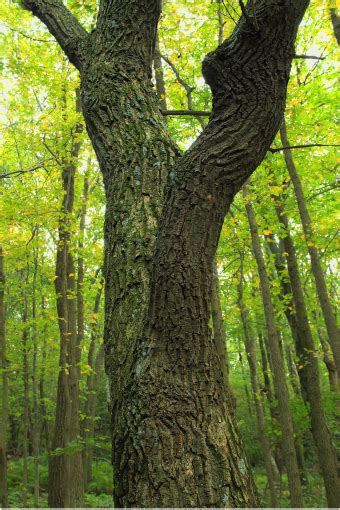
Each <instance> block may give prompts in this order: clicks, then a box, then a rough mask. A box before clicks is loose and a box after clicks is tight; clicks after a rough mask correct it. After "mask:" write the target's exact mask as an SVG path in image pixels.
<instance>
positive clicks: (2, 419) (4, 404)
mask: <svg viewBox="0 0 340 510" xmlns="http://www.w3.org/2000/svg"><path fill="white" fill-rule="evenodd" d="M4 258H5V257H4V252H3V248H2V246H0V370H1V374H0V375H1V398H0V506H1V507H2V508H6V507H7V506H8V488H7V425H8V375H7V367H8V364H7V356H6V309H5V270H4Z"/></svg>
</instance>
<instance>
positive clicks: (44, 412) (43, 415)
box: [39, 295, 51, 453]
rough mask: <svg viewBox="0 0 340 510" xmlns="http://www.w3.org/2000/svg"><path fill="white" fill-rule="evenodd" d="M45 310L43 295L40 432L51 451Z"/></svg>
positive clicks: (48, 450) (48, 449) (47, 448)
mask: <svg viewBox="0 0 340 510" xmlns="http://www.w3.org/2000/svg"><path fill="white" fill-rule="evenodd" d="M45 310H46V304H45V296H44V295H43V296H42V298H41V315H42V317H43V318H44V320H45V325H44V328H43V343H42V353H41V370H40V380H39V397H40V408H41V412H40V415H41V419H42V426H41V430H40V433H42V432H44V434H45V444H46V450H47V452H48V453H50V451H51V439H50V423H49V421H48V419H47V409H46V402H45V398H46V395H45V366H46V359H47V352H46V351H47V323H46V317H45Z"/></svg>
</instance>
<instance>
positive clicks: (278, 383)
mask: <svg viewBox="0 0 340 510" xmlns="http://www.w3.org/2000/svg"><path fill="white" fill-rule="evenodd" d="M244 196H245V199H246V211H247V216H248V221H249V226H250V233H251V238H252V245H253V251H254V256H255V259H256V263H257V268H258V273H259V277H260V285H261V292H262V300H263V307H264V312H265V318H266V325H267V331H268V340H269V346H270V354H271V359H272V363H273V374H274V386H275V393H276V395H277V399H278V408H279V415H280V425H281V432H282V440H283V443H284V448H283V454H284V460H285V465H286V469H287V475H288V483H289V491H290V500H291V505H292V507H295V508H298V507H300V508H301V507H303V498H302V488H301V483H300V477H299V468H298V463H297V458H296V451H295V444H294V429H293V421H292V417H291V412H290V408H289V403H288V402H289V395H288V388H287V384H286V376H285V372H284V367H283V357H282V354H281V351H280V345H279V335H278V331H277V328H276V324H275V313H274V307H273V304H272V300H271V296H270V284H269V279H268V275H267V271H266V266H265V261H264V256H263V253H262V248H261V243H260V237H259V234H258V227H257V223H256V217H255V212H254V209H253V207H252V205H251V203H250V202H249V199H248V195H247V191H246V188H244Z"/></svg>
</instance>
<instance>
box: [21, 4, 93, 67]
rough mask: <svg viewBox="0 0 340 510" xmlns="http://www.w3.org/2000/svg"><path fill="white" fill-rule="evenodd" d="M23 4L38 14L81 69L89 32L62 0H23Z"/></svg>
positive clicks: (71, 59) (68, 55)
mask: <svg viewBox="0 0 340 510" xmlns="http://www.w3.org/2000/svg"><path fill="white" fill-rule="evenodd" d="M22 5H23V7H24V8H25V9H28V10H29V11H31V12H32V14H34V15H35V16H37V17H38V18H39V19H40V20H41V21H42V22H43V23H44V24H45V25H46V27H47V28H48V30H49V31H50V33H51V34H52V35H53V36H54V37H55V38H56V40H57V42H58V43H59V45H60V46H61V48H62V49H63V50H64V52H65V54H66V56H67V57H68V59H69V60H70V62H71V63H72V64H73V65H74V66H75V67H76V68H77V69H79V70H81V68H82V64H83V61H84V58H85V50H84V43H85V41H86V39H87V36H88V33H87V32H86V30H85V29H84V28H83V27H82V25H81V24H80V23H79V21H78V20H77V19H76V17H75V16H74V15H73V14H72V13H71V12H70V11H69V10H68V9H67V7H65V5H64V4H63V2H62V1H61V0H22Z"/></svg>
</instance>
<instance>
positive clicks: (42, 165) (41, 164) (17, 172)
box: [0, 159, 51, 179]
mask: <svg viewBox="0 0 340 510" xmlns="http://www.w3.org/2000/svg"><path fill="white" fill-rule="evenodd" d="M48 161H51V159H47V160H45V161H42V162H41V163H39V165H37V166H33V167H32V168H28V169H27V170H14V171H13V172H8V173H6V174H0V179H8V178H9V177H11V176H14V175H21V174H27V173H30V172H35V170H39V168H45V167H44V164H45V163H47V162H48Z"/></svg>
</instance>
